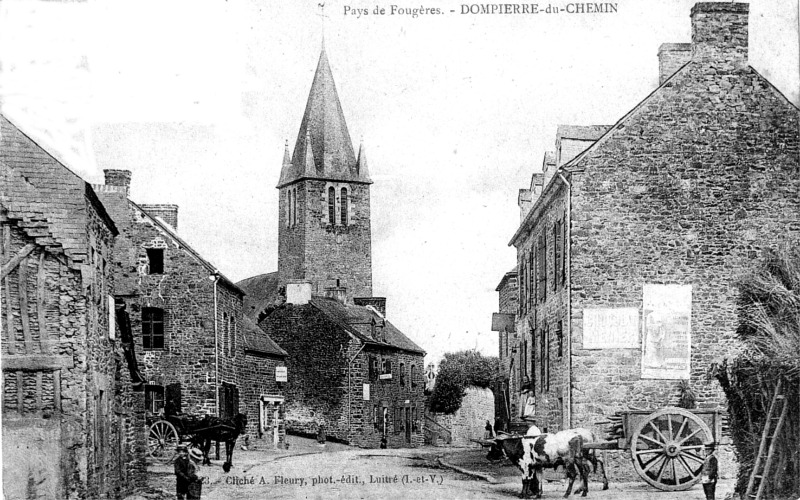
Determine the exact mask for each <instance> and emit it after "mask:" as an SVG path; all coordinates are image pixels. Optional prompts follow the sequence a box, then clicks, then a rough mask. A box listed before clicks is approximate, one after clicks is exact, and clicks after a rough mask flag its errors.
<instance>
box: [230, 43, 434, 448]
mask: <svg viewBox="0 0 800 500" xmlns="http://www.w3.org/2000/svg"><path fill="white" fill-rule="evenodd" d="M371 183H372V181H371V180H370V177H369V172H368V169H367V160H366V156H365V154H364V148H363V146H362V147H361V148H360V149H359V152H358V156H356V155H355V153H354V149H353V145H352V142H351V140H350V132H349V131H348V129H347V124H346V123H345V119H344V114H343V112H342V107H341V104H340V102H339V97H338V94H337V92H336V86H335V84H334V81H333V75H332V73H331V69H330V65H329V63H328V56H327V54H326V53H325V50H324V49H323V50H322V53H321V54H320V58H319V63H318V65H317V69H316V73H315V75H314V81H313V83H312V85H311V91H310V92H309V96H308V103H307V105H306V109H305V112H304V114H303V119H302V121H301V124H300V131H299V133H298V136H297V142H296V144H295V147H294V152H293V154H292V155H290V154H289V147H288V143H287V147H286V150H285V152H284V158H283V165H282V168H281V173H280V179H279V182H278V189H279V190H280V198H279V214H278V271H277V273H268V274H263V275H259V276H254V277H252V278H248V279H246V280H243V281H241V282H239V286H241V287H242V288H243V289H244V290H245V291H246V292H247V294H248V297H247V298H246V300H245V311H246V313H247V314H248V315H249V316H250V317H251V318H252V319H253V320H254V321H255V322H257V323H258V325H259V326H261V327H262V328H263V329H264V330H265V331H266V332H267V333H268V334H269V335H270V336H271V337H273V338H274V339H275V341H276V342H277V343H278V344H279V345H280V346H281V347H282V348H283V349H285V350H286V352H287V353H288V358H287V359H286V366H287V369H288V382H287V384H286V394H287V408H286V422H287V430H288V431H290V432H296V433H301V434H303V433H305V434H308V433H314V432H316V429H317V426H318V425H320V424H323V425H325V427H326V428H327V434H328V436H330V437H332V438H334V439H338V440H341V441H344V442H348V443H352V444H356V445H359V446H371V447H377V446H378V445H379V444H380V442H381V439H382V438H385V439H386V441H387V442H388V444H389V446H416V445H419V444H421V443H422V441H423V435H422V426H421V423H420V421H421V419H422V415H423V408H424V403H423V397H424V395H423V391H424V386H425V383H424V380H423V369H424V364H423V357H424V355H425V353H424V351H423V350H422V349H421V348H420V347H419V346H417V345H416V344H415V343H414V342H412V341H411V340H409V339H408V337H406V336H405V335H404V334H403V333H402V332H400V331H399V330H398V329H397V328H396V327H394V326H393V325H392V324H391V323H390V322H389V321H387V320H386V299H385V298H382V297H373V296H372V236H371V222H370V191H369V187H370V184H371Z"/></svg>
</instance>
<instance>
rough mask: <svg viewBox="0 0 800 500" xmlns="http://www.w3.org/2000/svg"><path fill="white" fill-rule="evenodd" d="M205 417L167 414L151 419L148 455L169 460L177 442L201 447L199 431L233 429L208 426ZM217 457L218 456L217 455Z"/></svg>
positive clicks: (219, 425)
mask: <svg viewBox="0 0 800 500" xmlns="http://www.w3.org/2000/svg"><path fill="white" fill-rule="evenodd" d="M204 420H205V417H204V416H203V417H200V416H195V415H183V414H181V415H169V416H164V417H158V418H155V419H153V422H152V423H151V424H150V429H149V432H148V434H147V451H148V454H149V456H150V457H152V458H155V459H156V460H164V461H170V460H172V459H173V458H174V456H175V448H177V446H178V444H185V445H186V446H188V447H191V448H197V449H198V450H199V449H201V448H202V446H203V442H202V439H201V437H200V436H199V434H200V433H202V432H205V431H209V430H214V429H227V430H230V431H233V430H235V429H234V428H233V427H231V426H228V425H224V424H216V425H212V426H209V425H208V424H206V423H205V421H204ZM217 458H219V457H217Z"/></svg>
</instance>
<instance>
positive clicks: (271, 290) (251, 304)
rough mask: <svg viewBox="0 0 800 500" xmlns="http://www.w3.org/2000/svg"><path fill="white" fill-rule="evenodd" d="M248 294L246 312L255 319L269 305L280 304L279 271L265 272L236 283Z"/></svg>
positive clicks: (245, 303)
mask: <svg viewBox="0 0 800 500" xmlns="http://www.w3.org/2000/svg"><path fill="white" fill-rule="evenodd" d="M236 285H237V286H239V288H241V289H242V290H244V292H245V293H246V294H247V295H245V296H244V314H245V316H248V317H249V318H250V319H251V320H253V321H258V315H259V314H261V312H262V311H264V309H266V308H267V307H269V306H272V305H277V304H278V273H277V272H272V273H265V274H259V275H257V276H252V277H250V278H246V279H243V280H242V281H240V282H238V283H236Z"/></svg>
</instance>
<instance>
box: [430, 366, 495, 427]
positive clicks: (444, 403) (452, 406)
mask: <svg viewBox="0 0 800 500" xmlns="http://www.w3.org/2000/svg"><path fill="white" fill-rule="evenodd" d="M498 366H499V360H498V359H497V358H496V357H494V356H482V355H481V354H480V353H479V352H476V351H459V352H454V353H447V354H445V355H444V357H443V358H442V361H441V362H440V363H439V373H438V374H437V375H436V385H435V386H434V388H433V393H432V394H431V398H430V406H431V411H434V412H437V413H447V414H451V413H455V412H456V411H457V410H458V409H459V408H461V401H462V400H463V398H464V394H465V393H466V388H467V387H468V386H476V387H484V388H490V387H492V386H493V385H494V383H495V380H496V379H497V376H498Z"/></svg>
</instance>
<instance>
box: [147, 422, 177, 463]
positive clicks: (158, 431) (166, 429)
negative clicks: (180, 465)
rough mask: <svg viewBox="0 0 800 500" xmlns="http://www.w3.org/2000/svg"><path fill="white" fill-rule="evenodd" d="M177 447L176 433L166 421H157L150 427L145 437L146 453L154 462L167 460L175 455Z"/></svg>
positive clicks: (173, 427) (172, 426)
mask: <svg viewBox="0 0 800 500" xmlns="http://www.w3.org/2000/svg"><path fill="white" fill-rule="evenodd" d="M176 446H178V431H176V430H175V426H174V425H172V424H171V423H169V422H167V421H166V420H159V421H158V422H156V423H154V424H153V425H151V426H150V432H149V433H148V435H147V452H148V454H149V455H150V456H151V457H153V458H155V459H156V460H164V461H166V460H169V459H171V458H172V457H173V456H174V455H175V447H176Z"/></svg>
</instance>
